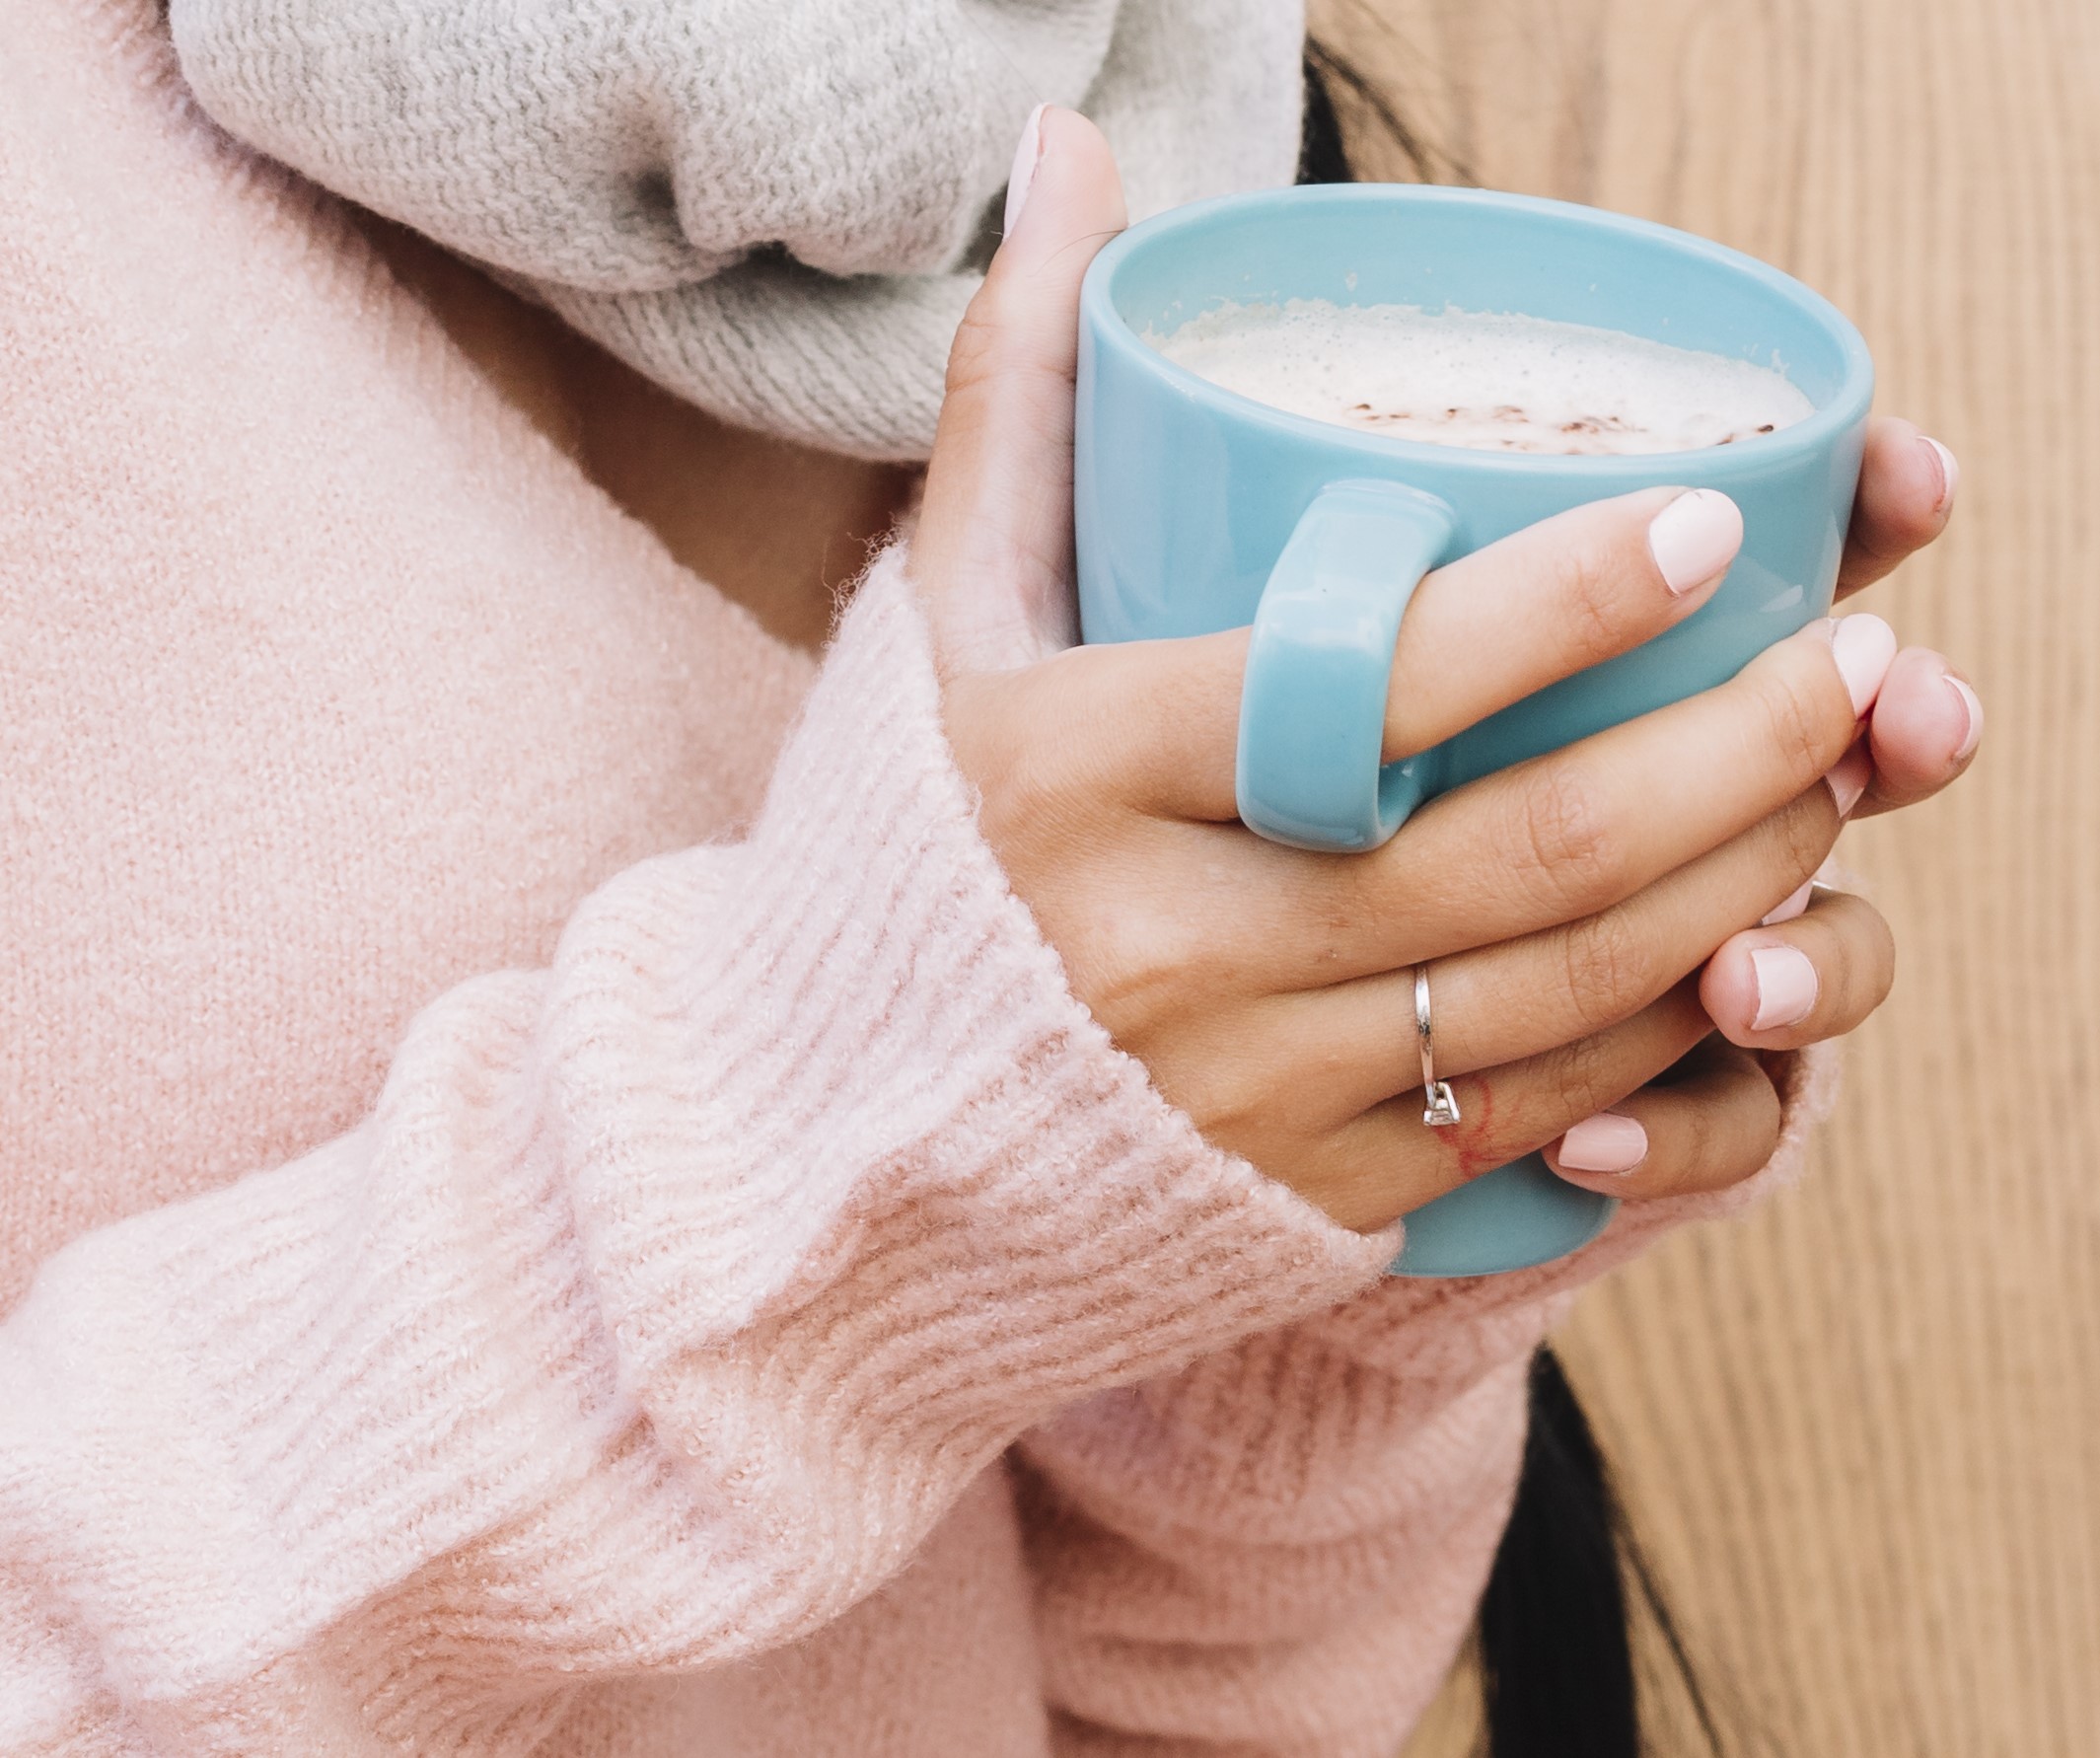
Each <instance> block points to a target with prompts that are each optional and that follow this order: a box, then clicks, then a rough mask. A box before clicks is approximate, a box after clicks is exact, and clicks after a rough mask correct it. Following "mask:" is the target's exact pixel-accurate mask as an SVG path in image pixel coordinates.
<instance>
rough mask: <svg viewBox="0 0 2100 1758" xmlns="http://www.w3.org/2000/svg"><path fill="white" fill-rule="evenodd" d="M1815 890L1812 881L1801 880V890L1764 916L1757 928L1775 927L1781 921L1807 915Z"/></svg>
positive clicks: (1814, 883) (1814, 884)
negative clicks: (1809, 902)
mask: <svg viewBox="0 0 2100 1758" xmlns="http://www.w3.org/2000/svg"><path fill="white" fill-rule="evenodd" d="M1815 889H1816V882H1815V881H1814V880H1813V879H1804V880H1802V881H1801V889H1800V890H1799V891H1797V892H1795V893H1794V894H1793V896H1792V897H1790V898H1788V899H1787V900H1786V902H1785V903H1783V904H1781V905H1780V906H1779V907H1778V908H1777V909H1776V910H1774V912H1773V913H1772V914H1771V915H1770V916H1766V917H1765V919H1764V920H1763V921H1761V922H1759V923H1758V926H1759V927H1777V926H1778V925H1779V923H1780V922H1782V921H1791V920H1793V918H1794V917H1795V916H1805V915H1807V914H1808V900H1809V898H1810V897H1811V896H1813V895H1814V893H1815Z"/></svg>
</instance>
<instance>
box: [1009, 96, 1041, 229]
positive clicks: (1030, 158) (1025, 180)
mask: <svg viewBox="0 0 2100 1758" xmlns="http://www.w3.org/2000/svg"><path fill="white" fill-rule="evenodd" d="M1048 109H1050V106H1049V105H1047V104H1039V105H1037V106H1036V108H1035V109H1034V110H1030V111H1029V112H1028V125H1027V126H1026V127H1024V128H1023V129H1022V130H1021V144H1020V145H1019V146H1018V147H1016V148H1015V149H1014V168H1013V170H1012V171H1010V172H1009V173H1007V177H1006V217H1005V219H1003V220H1002V221H1000V223H999V231H1000V234H1001V236H1002V237H1005V238H1011V237H1013V235H1014V227H1015V226H1017V225H1018V224H1019V223H1020V220H1021V209H1022V208H1023V206H1025V205H1026V204H1027V201H1028V187H1029V185H1030V184H1031V183H1034V182H1035V181H1036V167H1037V166H1038V165H1039V164H1041V163H1042V160H1043V112H1044V111H1045V110H1048Z"/></svg>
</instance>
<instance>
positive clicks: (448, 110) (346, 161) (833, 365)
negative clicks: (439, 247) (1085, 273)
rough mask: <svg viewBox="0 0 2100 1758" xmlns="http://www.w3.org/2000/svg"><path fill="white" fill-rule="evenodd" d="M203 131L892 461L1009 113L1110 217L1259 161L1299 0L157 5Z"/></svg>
mask: <svg viewBox="0 0 2100 1758" xmlns="http://www.w3.org/2000/svg"><path fill="white" fill-rule="evenodd" d="M172 17H173V23H174V30H175V38H176V42H177V45H178V47H179V48H180V50H181V57H182V67H183V71H184V73H185V74H186V76H187V77H188V79H189V82H190V84H191V86H192V87H193V88H194V90H195V92H196V94H197V97H198V100H199V101H200V102H201V103H202V105H203V106H204V108H205V109H206V110H208V111H209V112H210V113H211V114H212V115H213V116H214V117H215V118H217V120H218V121H219V122H220V123H221V124H222V125H224V126H225V127H226V128H228V129H229V130H231V131H232V132H233V133H234V134H236V135H237V136H239V137H240V138H241V139H243V140H245V141H247V142H249V143H250V144H252V145H253V146H254V147H256V148H258V149H259V150H260V151H262V152H264V153H267V154H269V155H271V156H272V157H274V158H277V159H280V160H282V161H283V162H284V163H286V164H288V165H292V166H295V167H297V168H298V169H299V170H300V171H301V172H303V173H304V174H305V175H307V176H308V177H310V178H312V179H314V180H315V181H316V182H317V183H322V184H324V185H326V187H328V188H331V189H334V190H336V191H338V192H340V193H342V194H345V195H348V196H351V197H352V198H354V199H355V200H357V201H360V202H362V203H364V204H365V205H366V206H368V207H372V208H375V209H377V210H378V211H379V212H381V213H384V214H387V215H390V216H391V217H393V218H395V219H397V220H400V221H402V222H403V223H405V224H407V225H409V226H412V227H414V228H416V229H417V230H418V231H421V232H425V233H427V234H429V235H430V236H431V237H432V238H434V239H436V240H438V241H439V242H440V243H442V244H445V245H448V246H450V247H451V248H453V249H454V250H457V251H460V252H462V253H464V254H466V255H468V256H473V257H476V258H478V259H479V260H481V261H482V262H485V263H487V264H489V265H490V266H492V267H494V268H497V269H500V270H504V271H506V272H507V273H508V274H509V275H510V276H512V277H514V279H515V281H516V283H517V284H520V285H523V286H525V287H527V288H529V289H530V290H531V291H533V292H535V293H536V294H537V295H538V296H539V297H540V298H542V299H543V300H544V301H545V302H546V303H547V304H548V305H549V306H550V307H551V308H552V309H553V310H554V311H556V312H558V313H559V314H560V315H561V316H562V317H563V318H564V319H565V320H566V321H567V322H569V323H571V324H573V325H574V326H575V327H576V328H578V329H579V330H584V331H585V332H586V333H588V334H590V335H592V336H594V337H596V338H597V339H598V340H600V341H601V342H603V343H605V344H606V345H607V346H608V347H610V348H611V349H613V351H614V352H616V353H617V354H618V355H620V357H621V358H622V359H625V360H626V361H628V362H629V363H630V364H632V365H633V366H634V367H635V368H636V369H637V370H639V371H641V372H644V373H646V374H648V375H649V376H650V377H651V378H654V379H656V380H658V381H659V382H660V383H662V384H663V385H665V386H667V387H668V388H669V389H670V390H672V391H673V392H675V393H677V394H678V395H679V396H681V397H683V398H686V399H688V400H689V401H691V402H693V403H698V404H700V405H701V406H702V407H704V408H707V409H710V410H712V411H713V412H715V413H716V414H719V415H722V416H724V417H725V418H727V419H729V420H732V421H736V422H739V423H742V424H744V425H746V426H751V427H758V428H763V429H765V430H767V431H771V432H775V433H781V434H785V435H788V436H790V437H792V438H796V439H802V440H808V441H811V442H813V443H815V444H819V445H824V446H829V447H833V448H834V449H837V450H841V451H847V452H852V453H855V454H858V455H860V456H863V457H870V458H890V459H913V458H923V457H925V456H926V454H927V452H928V451H929V450H930V448H931V446H932V443H933V429H934V421H935V417H936V415H937V414H938V412H939V406H940V392H941V380H942V374H943V370H944V367H945V364H946V360H947V354H948V343H949V340H950V338H951V337H952V336H953V334H954V332H955V327H956V324H957V321H958V320H959V319H960V318H961V317H962V314H963V308H964V306H965V305H966V304H967V303H968V302H969V299H970V295H971V294H972V292H973V291H975V289H976V286H977V281H978V275H977V273H976V272H975V271H974V268H973V266H972V265H973V263H974V262H976V261H977V259H978V256H979V255H980V254H982V253H984V252H985V251H987V250H988V246H989V244H990V243H991V242H992V240H993V235H992V234H991V233H990V232H989V231H988V228H989V227H990V226H991V225H992V223H993V222H994V219H995V216H996V213H997V202H998V198H999V195H1000V191H1001V189H1002V187H1003V185H1004V183H1005V181H1006V173H1007V167H1008V165H1009V164H1010V162H1011V160H1012V157H1013V152H1014V146H1015V143H1016V142H1017V140H1018V139H1019V137H1020V133H1021V127H1022V123H1023V121H1024V120H1025V118H1026V117H1027V115H1028V112H1029V110H1031V109H1032V108H1033V107H1034V106H1035V105H1036V104H1037V103H1038V102H1039V101H1043V100H1049V101H1051V102H1055V103H1058V104H1063V105H1067V106H1071V107H1075V108H1078V109H1081V110H1085V111H1086V112H1087V113H1088V114H1090V115H1092V116H1093V117H1094V118H1095V119H1096V120H1097V121H1098V122H1099V123H1100V124H1101V126H1102V127H1103V129H1104V130H1105V131H1106V132H1107V134H1108V137H1109V140H1110V142H1111V143H1112V144H1113V145H1114V146H1115V148H1116V151H1117V156H1118V159H1119V161H1120V163H1121V164H1122V172H1123V181H1124V185H1125V188H1126V191H1127V194H1128V198H1129V203H1130V211H1131V215H1132V217H1133V218H1142V217H1143V216H1144V215H1146V214H1150V213H1155V212H1158V211H1159V210H1160V209H1162V208H1166V207H1172V206H1174V205H1176V204H1178V203H1181V202H1185V201H1192V200H1195V199H1197V198H1199V197H1201V196H1205V195H1216V194H1223V193H1225V192H1227V191H1229V190H1234V189H1245V188H1258V187H1264V186H1267V185H1272V184H1277V183H1288V182H1289V181H1290V179H1291V176H1292V173H1293V170H1294V169H1295V166H1296V162H1297V150H1298V122H1299V111H1300V105H1301V102H1302V90H1301V86H1300V72H1299V51H1300V45H1301V43H1302V40H1303V37H1304V12H1303V5H1302V0H1055V3H1053V4H1049V5H1046V4H1043V3H1042V0H700V3H698V4H678V5H675V4H666V3H654V4H640V5H637V4H634V3H633V0H566V3H564V4H562V5H559V6H550V5H532V6H486V5H460V4H457V3H455V0H175V4H174V7H173V12H172Z"/></svg>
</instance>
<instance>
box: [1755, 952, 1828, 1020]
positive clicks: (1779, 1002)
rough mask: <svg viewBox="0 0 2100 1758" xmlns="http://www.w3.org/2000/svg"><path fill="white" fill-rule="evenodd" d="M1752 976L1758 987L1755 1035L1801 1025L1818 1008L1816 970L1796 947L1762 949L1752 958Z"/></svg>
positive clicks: (1805, 955)
mask: <svg viewBox="0 0 2100 1758" xmlns="http://www.w3.org/2000/svg"><path fill="white" fill-rule="evenodd" d="M1750 974H1751V977H1752V979H1753V980H1754V981H1755V982H1756V984H1757V987H1758V1011H1757V1017H1756V1018H1754V1019H1752V1020H1751V1022H1750V1029H1751V1030H1752V1031H1753V1032H1775V1031H1777V1030H1778V1029H1779V1028H1780V1027H1781V1026H1790V1025H1799V1024H1800V1023H1801V1022H1802V1021H1803V1020H1804V1019H1806V1018H1807V1017H1808V1016H1809V1014H1810V1013H1811V1012H1812V1011H1814V1009H1815V1005H1816V967H1815V966H1814V965H1813V964H1811V963H1810V962H1809V958H1808V954H1807V953H1805V952H1803V951H1801V950H1800V949H1799V948H1798V947H1794V946H1760V947H1759V948H1758V949H1757V950H1756V951H1755V952H1753V953H1752V954H1751V955H1750Z"/></svg>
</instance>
